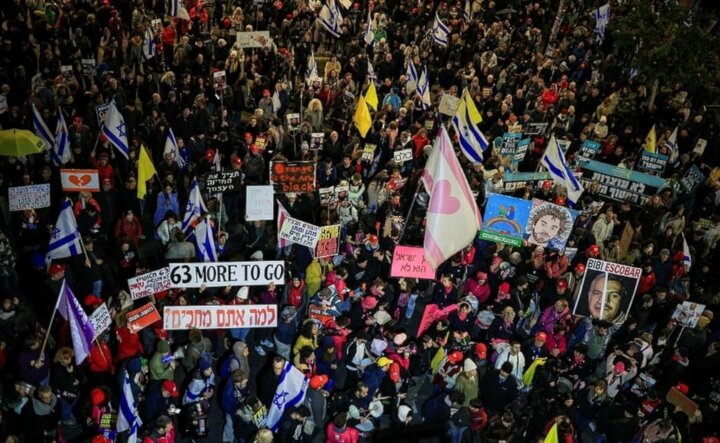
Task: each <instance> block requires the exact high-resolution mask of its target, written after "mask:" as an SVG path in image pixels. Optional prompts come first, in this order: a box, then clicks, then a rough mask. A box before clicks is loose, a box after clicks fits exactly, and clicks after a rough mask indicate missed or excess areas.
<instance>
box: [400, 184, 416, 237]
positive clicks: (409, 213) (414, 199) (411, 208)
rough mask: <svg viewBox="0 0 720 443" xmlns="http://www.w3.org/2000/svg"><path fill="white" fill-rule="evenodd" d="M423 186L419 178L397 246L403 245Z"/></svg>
mask: <svg viewBox="0 0 720 443" xmlns="http://www.w3.org/2000/svg"><path fill="white" fill-rule="evenodd" d="M421 186H422V180H420V179H419V178H418V184H417V188H415V193H414V194H413V199H412V202H410V208H409V209H408V212H407V215H406V216H405V220H404V223H403V226H402V231H401V232H400V236H399V237H398V241H397V244H400V243H402V239H403V237H405V228H407V224H408V220H409V219H410V215H412V210H413V208H414V207H415V202H416V201H417V197H418V194H419V193H420V187H421Z"/></svg>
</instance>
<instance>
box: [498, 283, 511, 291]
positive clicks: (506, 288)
mask: <svg viewBox="0 0 720 443" xmlns="http://www.w3.org/2000/svg"><path fill="white" fill-rule="evenodd" d="M498 292H502V293H503V294H509V293H510V283H508V282H506V281H504V282H502V283H500V287H499V288H498Z"/></svg>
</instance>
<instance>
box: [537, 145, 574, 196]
mask: <svg viewBox="0 0 720 443" xmlns="http://www.w3.org/2000/svg"><path fill="white" fill-rule="evenodd" d="M540 162H541V163H542V164H543V166H545V167H546V168H547V170H548V171H549V172H550V175H551V176H552V178H553V179H555V181H556V182H560V183H563V184H564V185H565V189H567V200H568V202H570V204H571V205H572V206H574V205H575V204H576V203H577V202H578V199H579V198H580V196H581V195H582V193H583V192H584V191H585V188H583V186H582V184H580V182H579V181H578V179H577V178H576V177H575V176H574V175H573V173H572V170H571V169H570V168H569V167H568V165H567V162H566V161H565V154H563V152H562V149H560V145H559V144H558V143H557V141H556V140H555V136H554V135H553V136H552V137H551V138H550V141H549V142H548V145H547V148H545V154H543V156H542V158H541V159H540Z"/></svg>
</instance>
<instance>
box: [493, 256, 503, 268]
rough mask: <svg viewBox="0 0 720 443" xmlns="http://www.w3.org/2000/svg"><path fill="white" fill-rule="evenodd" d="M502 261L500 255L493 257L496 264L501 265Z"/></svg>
mask: <svg viewBox="0 0 720 443" xmlns="http://www.w3.org/2000/svg"><path fill="white" fill-rule="evenodd" d="M500 263H502V258H500V257H493V259H492V264H493V265H494V266H500Z"/></svg>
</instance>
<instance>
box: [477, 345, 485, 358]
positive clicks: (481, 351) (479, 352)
mask: <svg viewBox="0 0 720 443" xmlns="http://www.w3.org/2000/svg"><path fill="white" fill-rule="evenodd" d="M475 354H477V356H478V357H479V358H483V359H484V358H487V345H486V344H485V343H477V344H476V345H475Z"/></svg>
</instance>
